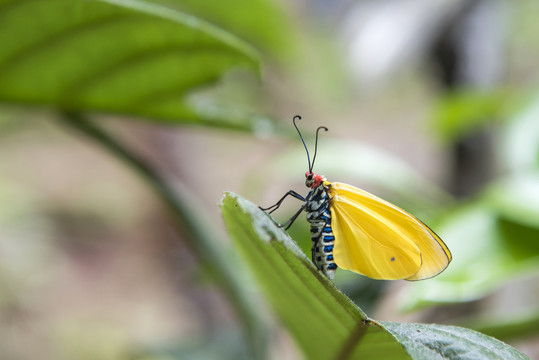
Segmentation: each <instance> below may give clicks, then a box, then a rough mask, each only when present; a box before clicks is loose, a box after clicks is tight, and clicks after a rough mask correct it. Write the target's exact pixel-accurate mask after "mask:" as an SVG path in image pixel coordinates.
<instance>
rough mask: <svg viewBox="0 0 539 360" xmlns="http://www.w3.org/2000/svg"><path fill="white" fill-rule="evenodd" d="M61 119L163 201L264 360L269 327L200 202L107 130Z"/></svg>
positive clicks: (73, 117) (75, 117)
mask: <svg viewBox="0 0 539 360" xmlns="http://www.w3.org/2000/svg"><path fill="white" fill-rule="evenodd" d="M62 115H63V116H62V117H61V119H62V120H63V122H64V123H65V124H67V125H69V126H70V127H72V128H74V129H76V130H78V131H79V132H81V133H83V134H84V135H86V136H88V137H90V138H92V139H93V140H95V141H96V142H98V143H100V144H101V145H102V146H104V147H105V148H106V149H107V150H109V151H110V152H111V153H112V154H113V155H114V156H116V157H117V158H118V159H119V160H120V161H122V162H123V163H124V164H126V165H128V166H129V167H130V168H131V169H132V170H133V171H134V172H135V173H137V174H138V175H139V176H140V178H141V179H143V180H144V181H145V182H146V183H147V185H149V186H150V188H151V189H152V190H153V191H154V192H155V193H156V195H157V196H158V197H159V198H161V199H162V200H163V202H164V203H165V204H166V205H167V207H168V208H169V210H170V214H171V216H172V218H173V220H174V221H175V223H176V225H177V226H178V230H180V229H181V232H182V234H184V235H186V236H185V240H186V242H187V243H188V245H189V246H190V248H191V250H192V251H193V253H194V254H195V256H196V257H197V258H198V259H199V261H200V262H201V263H202V264H203V266H204V268H205V269H207V270H208V272H209V274H210V275H211V276H212V278H213V279H214V280H215V281H216V283H217V284H218V285H219V286H220V288H221V290H222V291H223V292H224V293H225V295H226V297H227V298H228V301H229V302H230V304H231V305H232V307H233V308H234V310H235V311H236V313H237V314H238V316H239V317H240V319H241V321H242V322H243V324H244V330H245V333H246V336H247V337H248V338H249V340H250V341H249V343H250V347H251V348H250V350H251V352H252V354H253V357H254V358H257V359H262V358H263V357H264V354H265V348H266V326H265V325H264V323H263V321H262V319H261V317H260V315H259V314H258V312H257V311H256V309H255V307H254V304H253V301H252V300H251V299H250V298H249V295H248V293H247V289H246V287H245V285H244V283H243V282H242V281H241V279H240V278H239V277H238V275H237V273H236V270H235V267H234V266H233V264H232V263H231V262H230V261H229V260H228V258H227V257H226V255H225V251H224V250H223V249H222V246H221V245H220V243H219V242H218V241H216V240H215V239H217V236H216V235H215V234H213V232H211V231H210V228H209V227H208V226H207V222H205V221H204V220H203V219H202V217H201V216H200V215H198V213H197V212H196V211H195V209H194V207H196V206H194V204H196V198H195V197H194V196H193V195H192V193H191V192H190V191H188V190H187V189H185V188H184V187H183V186H181V185H180V184H175V186H174V189H173V188H172V187H171V186H170V185H169V184H168V183H167V182H166V181H165V179H164V178H162V177H161V176H160V175H159V174H158V172H157V171H156V170H154V169H153V168H152V166H151V165H150V164H148V163H147V162H145V161H144V160H143V159H141V158H140V157H138V156H137V155H136V154H134V153H133V152H132V151H130V150H129V149H128V148H127V147H126V146H124V145H123V144H121V143H120V142H118V141H117V140H116V139H115V138H114V137H112V136H111V135H110V134H108V133H107V132H106V131H105V130H104V129H102V128H101V127H99V126H98V125H96V124H95V123H94V122H92V121H90V120H88V119H87V118H86V117H85V116H84V115H82V114H80V113H73V112H65V113H62Z"/></svg>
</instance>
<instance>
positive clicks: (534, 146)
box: [497, 94, 539, 173]
mask: <svg viewBox="0 0 539 360" xmlns="http://www.w3.org/2000/svg"><path fill="white" fill-rule="evenodd" d="M519 109H520V111H519V112H518V113H517V114H516V115H514V116H513V117H512V118H511V119H510V120H509V121H507V122H506V123H505V124H504V126H503V127H502V128H501V129H500V131H499V132H498V134H499V135H498V136H499V140H500V141H499V146H498V147H497V150H498V156H499V158H500V159H501V160H502V161H503V166H504V168H505V169H508V170H509V171H511V172H513V173H515V172H519V171H530V170H532V169H537V168H538V167H539V121H537V119H539V94H536V95H535V96H534V97H533V98H532V100H531V101H530V102H529V103H528V104H526V105H525V106H522V107H520V108H519Z"/></svg>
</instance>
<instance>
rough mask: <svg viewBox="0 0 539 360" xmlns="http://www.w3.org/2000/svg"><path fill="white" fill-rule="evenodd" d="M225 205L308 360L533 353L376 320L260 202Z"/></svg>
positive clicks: (232, 199) (460, 333)
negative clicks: (317, 265)
mask: <svg viewBox="0 0 539 360" xmlns="http://www.w3.org/2000/svg"><path fill="white" fill-rule="evenodd" d="M221 207H222V212H223V217H224V220H225V223H226V225H227V228H228V232H229V234H230V235H231V237H232V238H233V239H234V241H235V244H236V246H237V248H238V249H239V251H240V254H241V255H242V256H243V258H244V260H245V261H246V263H247V264H248V265H249V267H250V269H251V270H252V271H253V273H254V275H255V277H256V278H257V279H258V281H259V283H260V285H261V287H262V289H263V290H264V292H265V294H266V296H267V298H268V299H269V302H270V303H271V304H272V305H273V308H274V309H275V311H276V313H277V314H278V316H279V317H280V319H281V321H282V322H283V323H284V324H285V325H286V326H287V328H288V329H289V331H290V332H291V333H292V335H293V336H294V337H295V338H296V340H297V343H298V344H299V346H300V347H301V349H302V350H303V352H304V354H305V356H306V357H307V358H310V359H331V358H336V359H348V358H351V359H355V358H361V359H371V358H372V359H408V358H412V359H429V360H430V359H464V358H489V359H525V358H526V357H525V356H523V355H522V354H520V353H519V352H518V351H516V350H514V349H512V348H511V347H509V346H508V345H505V344H503V343H501V342H500V341H498V340H495V339H492V338H489V337H487V336H485V335H482V334H479V333H476V332H474V331H472V330H467V329H461V328H456V327H447V326H441V325H417V324H400V323H389V322H388V323H382V324H380V323H378V322H376V321H373V320H370V319H368V318H367V316H366V315H365V314H364V313H363V312H362V311H361V310H360V309H359V308H358V307H356V306H355V305H354V304H353V303H352V302H351V301H350V300H349V299H348V298H347V297H346V296H345V295H344V294H342V293H341V292H340V291H339V290H338V289H337V288H336V287H335V286H334V285H333V284H332V283H331V282H330V281H329V280H328V279H327V278H325V277H324V276H323V275H322V274H321V273H320V272H319V271H317V270H316V268H315V266H314V265H313V264H312V263H311V261H310V260H309V259H307V258H306V257H305V255H304V254H303V253H302V252H301V250H300V249H299V248H298V247H297V246H296V244H295V243H294V242H293V241H292V239H291V238H290V237H289V236H288V235H287V234H286V233H285V232H284V231H282V229H280V228H278V227H277V226H276V224H275V223H274V222H273V221H272V219H271V218H270V217H269V216H268V215H267V214H265V213H264V212H262V211H261V210H259V209H258V207H257V206H256V205H254V204H252V203H250V202H248V201H247V200H245V199H243V198H241V197H240V196H238V195H235V194H232V193H227V194H226V195H225V198H224V200H223V202H222V204H221ZM390 334H391V335H393V336H390ZM396 340H398V341H396ZM463 355H465V356H463ZM480 355H481V356H482V357H481V356H480Z"/></svg>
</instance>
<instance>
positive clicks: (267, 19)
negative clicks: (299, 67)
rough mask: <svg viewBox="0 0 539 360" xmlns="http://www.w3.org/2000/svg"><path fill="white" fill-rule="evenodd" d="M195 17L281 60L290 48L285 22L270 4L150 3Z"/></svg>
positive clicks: (239, 0)
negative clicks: (225, 30)
mask: <svg viewBox="0 0 539 360" xmlns="http://www.w3.org/2000/svg"><path fill="white" fill-rule="evenodd" d="M151 2H154V3H159V4H162V5H165V6H169V7H173V8H175V9H178V10H180V11H184V12H186V13H189V14H192V15H194V16H197V17H199V18H201V19H204V20H206V21H208V22H211V23H212V24H215V25H217V26H219V27H221V28H223V29H227V31H230V32H231V33H233V34H234V35H236V36H238V37H240V38H242V39H245V40H246V41H248V42H249V43H250V44H252V45H253V46H254V47H256V48H257V49H259V50H261V51H264V52H269V53H271V54H272V55H273V56H274V57H281V56H282V55H283V54H284V53H286V52H287V51H288V50H289V49H290V47H291V45H292V44H291V37H290V34H291V32H292V31H291V29H290V23H289V19H287V18H286V16H285V14H284V10H283V9H281V7H280V6H279V3H278V2H275V1H271V0H257V1H252V0H229V1H226V2H220V1H214V0H151Z"/></svg>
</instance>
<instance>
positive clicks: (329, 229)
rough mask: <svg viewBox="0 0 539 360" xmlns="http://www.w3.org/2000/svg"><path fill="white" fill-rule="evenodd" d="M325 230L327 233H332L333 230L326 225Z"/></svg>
mask: <svg viewBox="0 0 539 360" xmlns="http://www.w3.org/2000/svg"><path fill="white" fill-rule="evenodd" d="M323 231H324V232H326V233H330V232H331V228H330V227H325V228H324V230H323Z"/></svg>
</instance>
